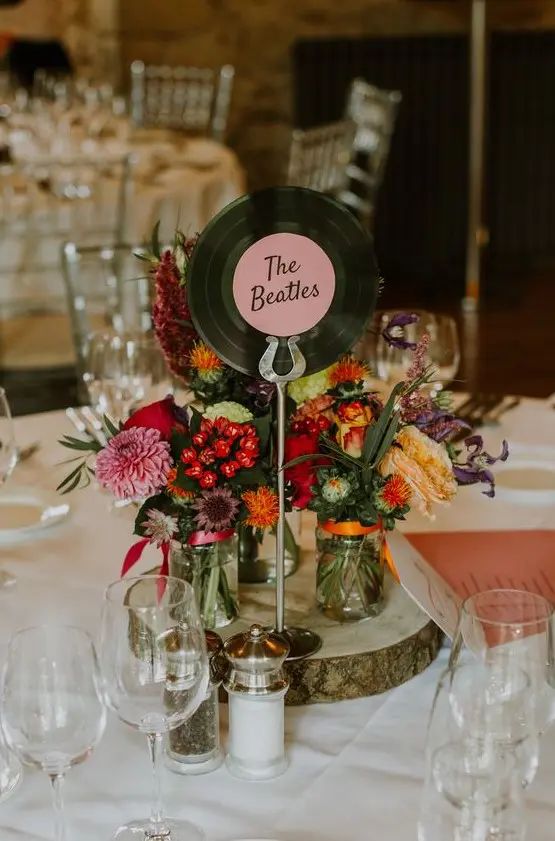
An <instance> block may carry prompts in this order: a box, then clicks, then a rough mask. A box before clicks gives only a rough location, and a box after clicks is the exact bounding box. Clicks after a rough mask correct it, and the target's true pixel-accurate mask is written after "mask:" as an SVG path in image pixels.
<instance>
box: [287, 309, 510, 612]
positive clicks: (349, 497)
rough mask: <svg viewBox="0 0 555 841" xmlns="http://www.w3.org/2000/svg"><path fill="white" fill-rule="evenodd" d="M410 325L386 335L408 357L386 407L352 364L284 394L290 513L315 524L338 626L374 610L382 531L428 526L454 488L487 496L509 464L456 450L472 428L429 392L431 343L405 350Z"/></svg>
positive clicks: (478, 444) (326, 600)
mask: <svg viewBox="0 0 555 841" xmlns="http://www.w3.org/2000/svg"><path fill="white" fill-rule="evenodd" d="M416 319H417V316H416V315H412V314H403V315H401V316H396V317H395V321H392V322H391V323H390V324H389V325H387V327H386V328H385V330H384V334H383V335H384V338H385V339H386V340H387V341H389V342H390V343H392V344H395V343H396V344H397V346H400V347H403V348H405V349H409V350H411V351H412V356H413V360H412V365H411V367H410V368H409V370H408V372H407V376H406V379H405V380H404V381H403V382H400V383H398V384H397V385H396V386H395V387H394V388H393V389H392V391H391V393H390V394H389V396H388V398H387V400H385V401H383V400H382V399H380V397H379V395H378V394H377V393H375V392H373V391H372V390H371V389H370V387H369V385H368V380H369V376H370V371H369V370H368V368H367V366H366V364H365V363H364V362H361V361H360V360H358V359H356V358H355V357H354V356H353V355H347V356H345V357H344V358H343V359H340V360H339V361H338V362H337V363H336V364H335V365H332V366H331V367H330V368H328V369H327V370H326V372H323V373H320V374H318V375H317V377H316V378H314V377H308V378H306V380H305V381H299V382H297V383H295V388H294V390H293V393H292V395H291V393H290V396H293V397H295V398H297V401H298V402H297V403H296V407H295V411H294V413H293V415H292V417H291V420H290V424H289V433H288V436H287V439H286V446H285V453H286V462H287V463H286V479H287V481H288V488H289V493H290V496H291V499H292V503H293V505H294V506H295V507H297V508H299V509H305V508H307V509H309V510H311V511H315V512H316V514H317V517H318V522H319V532H318V548H319V560H320V561H321V564H320V566H321V571H320V581H319V584H320V587H319V600H320V603H321V605H323V606H324V609H325V610H326V611H327V612H328V613H330V615H333V616H334V618H338V615H339V618H342V619H345V618H360V617H361V615H369V610H370V608H371V607H372V606H375V605H377V604H378V603H379V600H380V598H381V584H382V577H381V575H380V567H382V566H383V565H382V564H381V563H380V562H379V560H378V556H379V555H381V554H382V553H383V551H384V543H383V531H384V530H390V529H393V528H394V527H395V525H396V522H397V521H398V520H404V519H405V517H406V515H407V514H408V512H409V511H410V510H411V509H413V508H414V509H416V510H418V511H420V512H421V513H422V514H424V515H426V516H432V515H433V509H434V506H435V505H436V504H446V503H449V502H450V501H451V500H452V499H453V498H454V496H455V494H456V493H457V490H458V486H459V485H468V484H475V483H478V482H483V483H485V484H486V486H487V487H486V489H485V491H484V493H485V494H486V495H487V496H490V497H491V496H493V495H494V492H495V491H494V477H493V473H492V471H491V466H492V465H493V464H494V463H495V462H496V461H498V460H501V461H504V460H505V459H506V458H507V457H508V447H507V443H506V442H503V447H502V452H501V453H500V455H499V456H497V457H494V456H490V455H489V454H488V453H487V452H485V451H484V449H483V441H482V439H481V437H480V436H477V435H472V436H470V437H468V438H466V439H465V440H464V444H463V447H461V448H459V447H458V446H457V445H456V444H455V443H453V439H454V438H455V437H459V436H460V434H461V433H464V431H465V430H468V426H467V425H466V424H465V423H464V422H463V421H462V420H460V419H458V418H457V417H456V416H455V415H454V414H453V412H452V410H451V405H450V404H451V396H450V395H449V394H442V393H439V394H436V393H435V392H434V391H433V389H432V388H430V383H432V382H433V378H434V370H433V368H432V367H430V366H428V365H427V364H426V361H425V360H426V350H427V344H428V342H429V338H428V337H427V336H426V335H425V336H423V337H422V339H421V340H420V342H419V343H418V344H414V345H410V343H408V342H406V340H405V339H404V337H403V335H402V328H403V327H404V325H405V324H408V323H412V322H413V321H415V320H416ZM323 374H325V376H324V375H323ZM315 386H316V387H315ZM464 450H466V453H465V454H463V452H464ZM376 541H378V543H379V545H378V546H377V547H375V546H374V548H373V549H372V551H371V552H370V555H371V558H370V560H368V558H366V560H365V556H366V555H368V553H369V550H368V545H369V544H370V543H374V544H375V543H376ZM353 570H354V572H353ZM353 599H355V601H356V602H357V606H356V608H355V609H353V608H352V605H351V607H349V600H351V601H352V600H353ZM346 606H347V607H346ZM345 611H347V612H345ZM350 614H353V615H350Z"/></svg>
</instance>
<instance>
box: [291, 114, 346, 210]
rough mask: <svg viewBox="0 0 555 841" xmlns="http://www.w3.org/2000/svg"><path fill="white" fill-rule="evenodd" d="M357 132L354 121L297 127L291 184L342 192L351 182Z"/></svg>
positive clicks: (293, 146) (329, 191) (293, 149)
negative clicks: (351, 162)
mask: <svg viewBox="0 0 555 841" xmlns="http://www.w3.org/2000/svg"><path fill="white" fill-rule="evenodd" d="M355 132H356V125H355V123H354V122H353V121H352V120H340V121H338V122H334V123H328V124H326V125H323V126H318V127H317V128H310V129H304V130H303V129H295V130H294V131H293V134H292V136H291V145H290V148H289V163H288V167H287V184H288V185H290V186H293V187H308V188H309V189H311V190H318V191H319V192H322V193H327V194H328V195H333V196H335V195H337V194H339V193H341V192H342V191H343V190H344V189H346V185H347V168H348V165H349V162H350V160H351V157H352V153H353V142H354V137H355Z"/></svg>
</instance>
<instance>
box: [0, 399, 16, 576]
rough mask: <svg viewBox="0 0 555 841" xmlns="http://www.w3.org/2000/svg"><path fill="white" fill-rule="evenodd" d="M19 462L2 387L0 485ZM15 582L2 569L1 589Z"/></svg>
mask: <svg viewBox="0 0 555 841" xmlns="http://www.w3.org/2000/svg"><path fill="white" fill-rule="evenodd" d="M16 464H17V446H16V443H15V431H14V425H13V419H12V413H11V411H10V404H9V403H8V398H7V396H6V392H5V391H4V389H3V388H0V485H3V484H4V482H6V481H7V480H8V479H9V477H10V476H11V474H12V473H13V469H14V467H15V465H16ZM14 583H15V576H13V575H11V574H10V573H9V572H6V571H5V570H0V589H1V588H2V587H9V586H10V585H11V584H14Z"/></svg>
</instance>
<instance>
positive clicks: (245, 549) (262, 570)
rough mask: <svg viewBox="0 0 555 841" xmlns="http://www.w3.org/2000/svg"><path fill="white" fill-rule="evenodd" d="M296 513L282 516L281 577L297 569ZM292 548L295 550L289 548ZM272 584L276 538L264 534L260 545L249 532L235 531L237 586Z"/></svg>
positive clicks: (270, 534)
mask: <svg viewBox="0 0 555 841" xmlns="http://www.w3.org/2000/svg"><path fill="white" fill-rule="evenodd" d="M300 517H301V515H300V512H298V511H291V512H289V513H288V514H286V515H285V529H286V533H285V577H286V578H288V577H289V576H290V575H293V573H295V572H296V571H297V569H298V567H299V552H300V548H299V539H300V532H301V527H300ZM293 544H296V546H293ZM275 580H276V536H275V534H272V533H271V532H266V534H265V535H264V539H263V540H262V542H261V543H260V542H259V541H258V540H257V539H256V537H255V535H254V531H253V529H252V528H250V527H249V526H242V527H241V528H240V529H239V581H240V582H241V584H266V583H269V582H273V581H275Z"/></svg>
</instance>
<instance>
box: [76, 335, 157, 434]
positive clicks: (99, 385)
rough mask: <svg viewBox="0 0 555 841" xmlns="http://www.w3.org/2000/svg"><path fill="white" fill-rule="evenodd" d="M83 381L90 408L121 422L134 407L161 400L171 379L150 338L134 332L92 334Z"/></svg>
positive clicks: (155, 343) (154, 340)
mask: <svg viewBox="0 0 555 841" xmlns="http://www.w3.org/2000/svg"><path fill="white" fill-rule="evenodd" d="M83 381H84V383H85V385H86V387H87V390H88V393H89V399H90V402H91V405H92V406H93V408H95V409H96V410H97V411H98V412H100V413H101V414H107V415H110V417H112V418H113V419H114V420H125V419H126V418H127V417H128V415H129V414H130V412H132V411H133V410H134V409H135V408H136V406H137V405H139V404H140V403H143V402H150V401H152V400H158V399H162V398H163V397H165V396H166V395H167V394H168V392H170V391H171V389H172V382H171V377H170V375H169V373H168V369H167V366H166V363H165V360H164V357H163V354H162V351H161V350H160V347H159V345H158V343H157V341H156V339H155V338H154V337H153V336H150V335H148V334H145V333H142V332H139V331H136V332H133V331H128V332H117V331H102V332H99V333H93V334H92V335H91V336H90V339H89V344H88V353H87V360H86V363H85V371H84V373H83Z"/></svg>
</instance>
